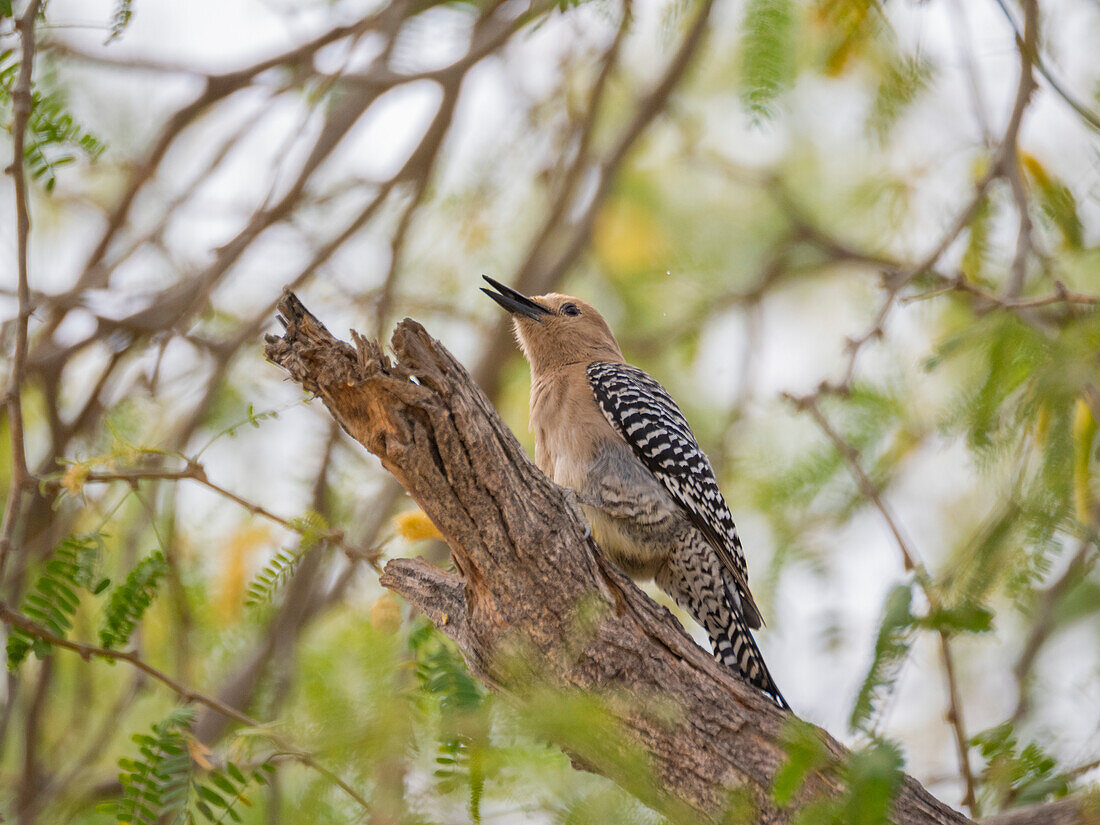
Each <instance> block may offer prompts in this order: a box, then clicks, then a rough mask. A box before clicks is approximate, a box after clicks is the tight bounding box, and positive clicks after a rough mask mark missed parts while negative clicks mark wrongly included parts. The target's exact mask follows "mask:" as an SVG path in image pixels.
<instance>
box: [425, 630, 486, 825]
mask: <svg viewBox="0 0 1100 825" xmlns="http://www.w3.org/2000/svg"><path fill="white" fill-rule="evenodd" d="M409 648H410V649H411V650H412V652H413V654H414V656H415V659H416V676H417V680H418V681H419V683H420V693H421V695H422V696H425V697H430V699H431V700H433V703H434V704H435V705H436V707H437V708H438V710H439V713H440V731H439V745H438V748H437V751H436V756H435V762H436V765H437V766H438V767H437V768H436V770H435V772H434V773H435V778H436V779H437V780H438V786H437V787H438V789H439V791H440V792H442V793H450V792H453V791H455V790H457V789H459V788H461V787H466V788H467V789H468V792H469V796H468V802H467V808H468V811H469V814H470V819H471V821H473V822H474V823H480V822H481V800H482V797H483V796H484V793H485V779H486V776H485V768H484V760H483V757H484V754H485V752H486V750H487V748H488V747H489V719H488V705H487V702H486V694H485V691H484V690H482V688H481V686H480V685H479V684H478V683H477V681H476V680H474V678H473V677H472V676H470V674H469V671H467V669H466V666H465V665H464V664H463V662H462V659H461V657H460V656H459V655H458V653H457V652H455V650H454V648H453V647H452V646H451V645H450V644H449V643H448V642H447V641H446V640H445V639H444V638H443V637H442V636H441V635H440V634H439V632H438V631H437V630H436V629H435V628H434V627H433V626H432V625H431V624H430V623H429V622H428V621H427V620H424V619H421V620H420V623H419V624H418V625H417V626H415V627H414V628H413V631H412V632H411V633H410V634H409Z"/></svg>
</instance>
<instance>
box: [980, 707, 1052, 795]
mask: <svg viewBox="0 0 1100 825" xmlns="http://www.w3.org/2000/svg"><path fill="white" fill-rule="evenodd" d="M971 744H973V745H975V746H977V748H978V750H979V752H980V753H981V755H982V758H983V759H985V762H986V766H985V770H984V771H983V772H982V780H983V781H982V791H983V795H984V796H985V802H986V803H988V804H989V805H990V807H992V808H994V809H1001V808H1012V807H1015V806H1017V805H1028V804H1033V803H1038V802H1043V801H1046V800H1048V799H1051V798H1059V797H1063V796H1065V795H1066V794H1067V793H1069V789H1070V781H1071V778H1070V777H1069V776H1066V775H1065V774H1063V773H1060V772H1059V771H1058V770H1057V762H1056V761H1055V759H1054V757H1052V756H1051V755H1050V754H1049V753H1047V752H1046V751H1045V750H1044V749H1043V748H1042V747H1040V746H1039V745H1037V744H1036V743H1034V742H1029V743H1027V744H1026V745H1023V746H1021V744H1020V742H1019V740H1018V737H1017V734H1016V731H1015V730H1014V729H1013V727H1012V723H1011V722H1005V723H1004V724H1002V725H998V726H997V727H995V728H990V729H989V730H986V731H982V732H981V733H979V734H978V735H977V736H975V737H974V738H973V739H972V740H971Z"/></svg>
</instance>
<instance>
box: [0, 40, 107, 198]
mask: <svg viewBox="0 0 1100 825" xmlns="http://www.w3.org/2000/svg"><path fill="white" fill-rule="evenodd" d="M18 77H19V59H18V56H17V55H16V54H15V51H14V50H13V49H8V50H6V51H4V52H0V108H3V109H4V110H10V107H11V105H12V92H13V91H14V89H15V83H16V79H17V78H18ZM38 86H39V88H37V89H35V90H34V91H33V92H32V93H31V114H30V117H29V118H28V119H27V139H26V147H25V148H24V150H23V162H24V164H26V167H27V173H28V174H29V175H30V177H31V178H32V179H33V180H37V181H39V182H40V183H41V184H42V186H43V188H45V190H46V191H47V192H52V191H53V189H54V186H55V184H56V183H57V174H56V172H57V169H59V168H60V167H62V166H65V165H67V164H70V163H73V162H74V161H75V160H76V155H74V154H73V152H72V151H71V150H74V149H75V150H79V151H80V152H82V153H83V154H84V155H85V156H87V157H88V158H90V159H92V160H95V159H96V158H98V157H99V156H100V155H102V154H103V152H104V150H105V149H106V148H107V146H106V144H105V143H103V141H102V140H100V139H99V138H98V137H97V136H96V135H95V134H93V133H92V132H89V131H88V130H87V129H85V128H84V127H83V126H81V125H80V123H79V122H78V121H77V120H76V118H74V117H73V115H72V113H71V112H70V111H69V109H68V106H67V105H66V101H65V97H64V94H63V93H62V92H61V90H60V89H49V88H47V87H46V86H45V85H44V84H43V83H42V82H39V84H38Z"/></svg>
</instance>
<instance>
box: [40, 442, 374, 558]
mask: <svg viewBox="0 0 1100 825" xmlns="http://www.w3.org/2000/svg"><path fill="white" fill-rule="evenodd" d="M185 461H186V462H187V463H186V466H185V467H183V468H182V469H180V470H167V469H160V468H150V469H130V470H116V471H91V472H89V473H88V474H87V475H85V476H83V477H82V478H81V481H82V483H84V484H110V483H113V482H125V483H127V484H130V485H131V486H136V485H137V484H138V483H139V482H141V481H184V480H189V481H194V482H196V483H198V484H201V485H202V486H203V487H205V488H206V489H208V490H210V491H212V492H214V493H217V494H218V495H220V496H221V497H222V498H225V499H228V500H229V501H232V502H233V503H234V504H237V505H238V506H240V507H242V508H244V509H245V510H247V511H248V512H249V513H251V514H252V515H254V516H261V517H263V518H265V519H267V520H268V521H272V522H274V523H276V524H278V525H279V526H280V527H283V528H285V529H286V530H289V531H291V532H293V533H298V534H299V535H302V534H304V533H305V529H304V528H303V527H301V526H299V525H297V524H295V523H294V522H293V521H292V520H290V519H286V518H283V517H282V516H280V515H278V514H276V513H273V512H271V511H270V510H268V509H267V508H266V507H263V506H262V505H259V504H256V503H255V502H252V501H249V500H248V499H246V498H244V497H242V496H240V495H238V494H237V493H234V492H233V491H232V490H229V489H227V488H225V487H222V486H221V485H220V484H217V483H216V482H214V481H211V480H210V478H209V477H208V476H207V475H206V468H205V467H203V465H202V464H200V463H199V462H197V461H194V460H190V459H185ZM43 486H45V487H47V488H48V489H53V490H57V489H60V488H61V487H63V484H62V482H61V481H60V480H57V479H51V480H48V481H44V482H43ZM317 538H319V539H320V540H321V541H323V542H326V543H328V544H332V545H334V546H336V547H339V548H340V550H341V551H343V553H344V555H345V556H347V557H348V558H349V559H350V560H352V561H363V562H366V563H367V564H369V565H370V566H371V567H372V568H374V569H375V570H376V571H377V572H379V573H380V572H382V568H381V565H380V563H379V560H380V559H381V557H382V552H381V549H380V548H378V547H372V548H370V549H369V550H363V549H361V548H358V547H352V546H351V545H350V544H348V543H347V540H346V539H345V538H344V532H343V531H342V530H336V529H330V530H325V531H323V532H320V533H318V534H317Z"/></svg>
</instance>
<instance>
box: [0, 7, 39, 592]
mask: <svg viewBox="0 0 1100 825" xmlns="http://www.w3.org/2000/svg"><path fill="white" fill-rule="evenodd" d="M40 3H41V0H31V2H30V3H28V4H27V9H26V11H24V12H23V16H22V17H20V18H19V19H18V21H17V22H16V28H18V30H19V39H20V42H21V43H22V46H23V55H22V60H21V62H20V64H19V76H18V77H17V78H16V81H15V86H14V88H13V89H12V93H11V97H12V127H11V135H12V140H11V144H12V161H11V167H10V170H11V174H12V178H13V179H14V180H15V214H16V237H17V251H16V255H17V256H18V260H17V262H16V268H17V270H18V273H19V275H18V277H19V286H18V295H19V317H18V318H17V320H16V327H15V351H14V353H13V356H12V368H11V379H10V382H9V384H8V397H7V405H8V427H9V428H10V430H11V454H12V459H11V462H12V466H11V489H10V490H9V492H8V497H7V502H6V503H5V505H4V516H3V521H2V522H0V582H2V581H3V580H4V568H5V567H6V566H7V562H8V554H9V553H10V552H11V548H12V538H13V536H14V535H15V522H16V519H17V518H18V517H19V510H20V508H21V507H22V505H23V493H24V492H25V487H26V485H27V482H28V481H30V477H29V474H28V473H27V450H26V447H25V445H24V444H23V371H24V369H25V368H26V365H27V333H28V325H29V323H30V313H31V307H30V303H31V296H30V284H29V279H28V276H27V235H28V233H29V232H30V228H31V221H30V215H29V214H28V212H27V176H26V172H25V170H24V168H23V153H24V141H25V138H26V134H27V119H28V118H29V117H30V114H31V100H32V97H31V79H32V77H33V74H34V24H35V20H36V19H37V16H38V7H39V5H40Z"/></svg>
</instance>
